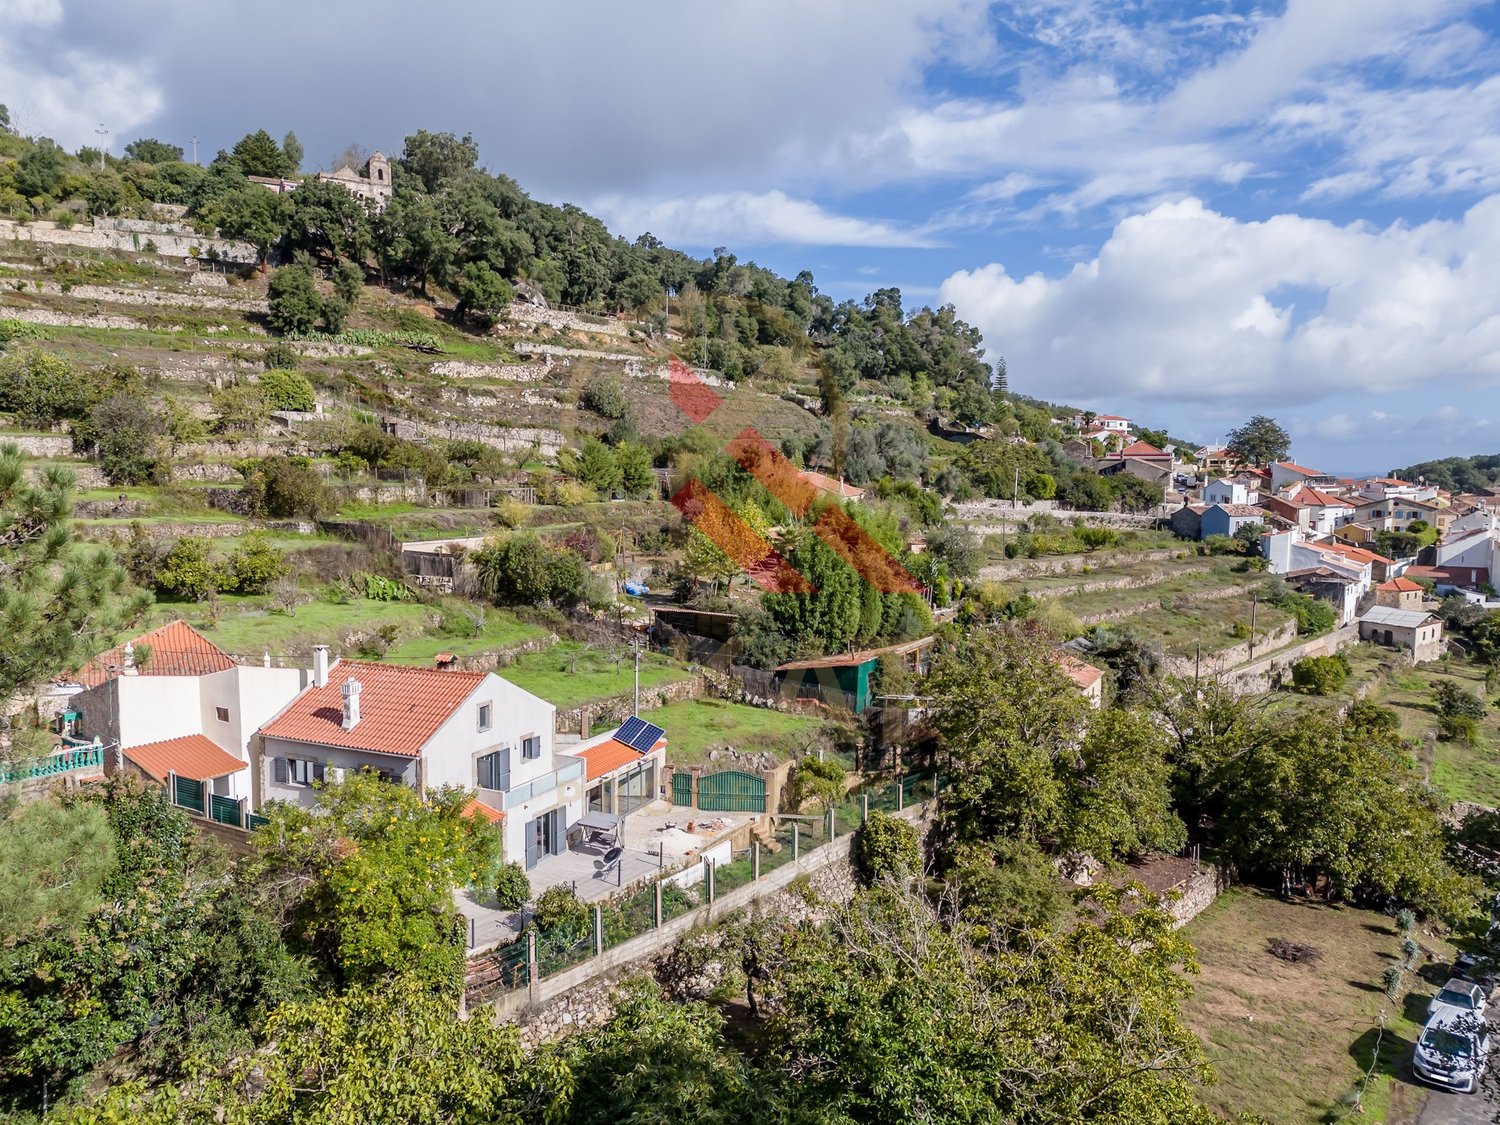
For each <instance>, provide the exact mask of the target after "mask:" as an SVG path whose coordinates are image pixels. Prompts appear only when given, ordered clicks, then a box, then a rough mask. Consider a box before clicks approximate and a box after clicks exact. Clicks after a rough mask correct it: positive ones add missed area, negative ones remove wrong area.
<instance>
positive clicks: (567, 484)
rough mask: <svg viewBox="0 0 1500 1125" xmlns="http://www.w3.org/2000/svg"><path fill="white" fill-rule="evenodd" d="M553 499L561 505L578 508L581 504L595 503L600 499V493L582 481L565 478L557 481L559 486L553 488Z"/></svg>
mask: <svg viewBox="0 0 1500 1125" xmlns="http://www.w3.org/2000/svg"><path fill="white" fill-rule="evenodd" d="M552 499H553V502H554V503H556V504H557V505H558V506H559V507H563V508H576V507H578V506H579V505H581V504H592V503H594V501H596V500H598V499H599V493H598V492H596V491H595V490H594V489H593V488H591V487H589V486H588V485H586V484H584V483H583V482H582V481H577V480H564V481H558V482H557V487H556V488H554V489H553V490H552Z"/></svg>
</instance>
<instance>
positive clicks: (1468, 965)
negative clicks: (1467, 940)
mask: <svg viewBox="0 0 1500 1125" xmlns="http://www.w3.org/2000/svg"><path fill="white" fill-rule="evenodd" d="M1453 975H1454V976H1456V977H1458V978H1459V979H1460V980H1471V981H1473V982H1474V983H1475V984H1477V985H1478V986H1479V987H1480V988H1482V989H1484V995H1485V997H1486V998H1488V997H1490V996H1493V995H1494V994H1495V985H1496V984H1500V978H1497V977H1496V975H1495V972H1494V969H1493V967H1492V962H1490V961H1488V960H1486V959H1484V958H1481V957H1480V955H1479V954H1477V953H1470V952H1468V951H1467V950H1462V951H1460V952H1459V954H1458V956H1457V957H1455V958H1453Z"/></svg>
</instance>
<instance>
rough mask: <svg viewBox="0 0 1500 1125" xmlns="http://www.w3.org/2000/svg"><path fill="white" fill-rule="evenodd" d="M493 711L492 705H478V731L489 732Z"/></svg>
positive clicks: (493, 706)
mask: <svg viewBox="0 0 1500 1125" xmlns="http://www.w3.org/2000/svg"><path fill="white" fill-rule="evenodd" d="M494 710H495V705H494V704H493V703H481V704H480V705H479V729H480V730H489V729H490V717H491V715H492V714H493V713H494Z"/></svg>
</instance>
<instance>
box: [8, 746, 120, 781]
mask: <svg viewBox="0 0 1500 1125" xmlns="http://www.w3.org/2000/svg"><path fill="white" fill-rule="evenodd" d="M103 767H104V747H103V746H102V745H100V744H99V743H97V742H95V743H94V744H93V745H92V746H79V747H74V748H70V749H67V750H59V751H57V752H56V753H55V754H48V755H47V756H46V757H45V758H22V759H20V760H18V761H14V762H0V784H4V783H5V782H10V781H30V780H31V779H32V778H37V777H54V776H56V775H58V774H64V773H73V772H74V771H76V770H86V769H102V768H103Z"/></svg>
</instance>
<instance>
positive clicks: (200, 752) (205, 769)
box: [125, 734, 248, 781]
mask: <svg viewBox="0 0 1500 1125" xmlns="http://www.w3.org/2000/svg"><path fill="white" fill-rule="evenodd" d="M125 757H127V758H128V759H130V760H131V761H132V762H134V763H135V764H136V765H138V766H140V767H141V769H143V770H145V771H146V772H147V773H149V774H150V775H151V776H152V777H154V778H156V780H157V781H165V780H167V774H169V773H175V774H176V775H177V776H178V777H186V778H189V779H190V780H192V781H208V780H209V779H210V778H215V777H223V776H224V775H225V774H230V773H238V772H239V771H240V770H242V769H246V768H248V767H247V765H246V763H244V762H242V761H240V760H239V759H238V758H236V757H235V756H234V755H233V754H231V753H229V751H227V750H225V749H223V748H222V747H220V746H217V745H215V744H214V742H213V741H212V740H211V739H209V737H208V736H207V735H202V734H185V735H183V736H182V737H181V738H168V739H164V740H163V741H161V742H147V743H146V744H145V745H143V746H132V747H130V748H129V749H127V750H126V751H125Z"/></svg>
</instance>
